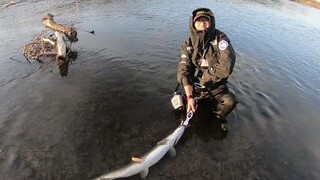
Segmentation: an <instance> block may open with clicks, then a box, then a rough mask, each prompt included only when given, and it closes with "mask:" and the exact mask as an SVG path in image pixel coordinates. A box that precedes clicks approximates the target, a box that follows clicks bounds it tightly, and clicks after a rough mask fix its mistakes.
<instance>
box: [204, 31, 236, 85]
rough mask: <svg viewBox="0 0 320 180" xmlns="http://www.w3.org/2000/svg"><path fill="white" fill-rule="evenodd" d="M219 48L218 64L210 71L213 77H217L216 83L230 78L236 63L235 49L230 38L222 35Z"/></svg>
mask: <svg viewBox="0 0 320 180" xmlns="http://www.w3.org/2000/svg"><path fill="white" fill-rule="evenodd" d="M217 46H218V48H217V51H218V62H217V63H215V64H214V65H213V67H212V69H211V70H210V73H211V75H212V76H214V77H215V78H214V81H215V82H219V81H221V79H224V78H227V77H229V75H231V73H232V71H233V67H234V64H235V61H236V55H235V52H234V49H233V47H232V45H231V43H230V40H229V38H228V37H227V36H226V35H225V34H222V35H221V37H220V38H219V42H218V45H217Z"/></svg>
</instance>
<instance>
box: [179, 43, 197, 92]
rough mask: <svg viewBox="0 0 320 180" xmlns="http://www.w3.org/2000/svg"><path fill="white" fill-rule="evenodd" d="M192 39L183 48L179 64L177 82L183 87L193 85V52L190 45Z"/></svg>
mask: <svg viewBox="0 0 320 180" xmlns="http://www.w3.org/2000/svg"><path fill="white" fill-rule="evenodd" d="M190 41H191V40H190V39H188V40H186V41H185V42H184V44H183V45H182V47H181V56H180V61H179V64H178V73H177V80H178V82H179V83H180V84H182V85H183V86H186V85H191V84H192V76H193V70H192V66H193V65H192V61H191V58H190V57H191V53H192V51H193V49H192V46H191V45H190Z"/></svg>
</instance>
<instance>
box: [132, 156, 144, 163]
mask: <svg viewBox="0 0 320 180" xmlns="http://www.w3.org/2000/svg"><path fill="white" fill-rule="evenodd" d="M131 161H132V162H134V163H142V162H143V159H141V158H137V157H132V158H131Z"/></svg>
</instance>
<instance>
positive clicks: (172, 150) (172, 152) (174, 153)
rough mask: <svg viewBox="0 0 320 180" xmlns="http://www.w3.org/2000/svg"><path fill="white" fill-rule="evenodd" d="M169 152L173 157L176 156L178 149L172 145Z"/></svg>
mask: <svg viewBox="0 0 320 180" xmlns="http://www.w3.org/2000/svg"><path fill="white" fill-rule="evenodd" d="M168 153H169V155H170V156H171V157H174V156H176V150H175V149H174V147H170V148H169V151H168Z"/></svg>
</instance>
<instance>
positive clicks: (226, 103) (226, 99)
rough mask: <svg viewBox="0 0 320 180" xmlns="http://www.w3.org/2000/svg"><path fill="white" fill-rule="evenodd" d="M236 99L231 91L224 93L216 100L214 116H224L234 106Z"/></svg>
mask: <svg viewBox="0 0 320 180" xmlns="http://www.w3.org/2000/svg"><path fill="white" fill-rule="evenodd" d="M237 103H238V101H237V99H236V96H235V95H234V94H233V93H228V94H224V95H223V96H221V98H220V99H219V101H218V105H217V109H216V116H217V117H219V118H224V117H226V116H227V115H228V114H230V113H231V111H232V110H233V109H234V108H235V107H236V105H237Z"/></svg>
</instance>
